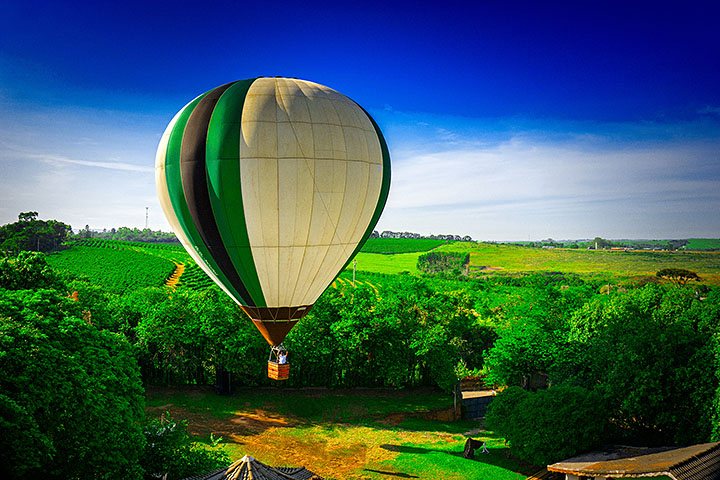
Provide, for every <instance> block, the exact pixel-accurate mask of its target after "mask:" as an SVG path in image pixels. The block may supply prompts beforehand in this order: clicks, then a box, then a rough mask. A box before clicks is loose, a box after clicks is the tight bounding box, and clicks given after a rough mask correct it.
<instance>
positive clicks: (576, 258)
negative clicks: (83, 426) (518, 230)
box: [48, 238, 720, 289]
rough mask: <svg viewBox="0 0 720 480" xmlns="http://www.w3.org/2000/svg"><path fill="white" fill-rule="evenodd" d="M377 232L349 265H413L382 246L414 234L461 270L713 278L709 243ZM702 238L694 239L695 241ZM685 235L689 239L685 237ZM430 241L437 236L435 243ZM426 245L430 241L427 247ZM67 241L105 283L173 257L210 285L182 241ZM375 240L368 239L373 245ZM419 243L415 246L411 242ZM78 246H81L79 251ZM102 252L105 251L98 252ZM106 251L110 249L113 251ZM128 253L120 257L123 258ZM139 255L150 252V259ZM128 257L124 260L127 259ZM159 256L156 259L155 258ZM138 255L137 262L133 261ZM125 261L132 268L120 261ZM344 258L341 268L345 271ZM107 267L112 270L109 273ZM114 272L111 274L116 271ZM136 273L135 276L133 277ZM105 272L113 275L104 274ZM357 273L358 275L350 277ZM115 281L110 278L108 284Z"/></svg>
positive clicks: (76, 261) (128, 280)
mask: <svg viewBox="0 0 720 480" xmlns="http://www.w3.org/2000/svg"><path fill="white" fill-rule="evenodd" d="M372 240H380V241H382V242H381V243H378V244H377V245H376V247H378V245H384V246H383V247H382V248H379V247H378V248H376V249H378V250H379V249H385V250H386V253H369V252H365V251H361V252H360V253H358V254H357V256H356V257H355V260H356V262H357V263H356V265H355V268H356V271H357V272H372V273H381V274H390V275H394V274H398V273H400V272H409V273H413V274H417V273H418V269H417V262H418V257H420V256H421V255H423V251H419V250H418V251H414V252H405V253H389V252H390V251H403V250H407V249H408V248H410V247H408V246H407V245H411V244H412V243H413V242H420V243H421V244H424V245H425V247H423V248H428V249H434V251H438V252H453V253H463V254H465V253H467V254H469V255H470V263H469V265H468V272H469V274H471V275H481V276H487V275H507V274H522V273H528V272H563V273H575V274H578V275H583V276H597V275H603V276H609V277H618V278H620V279H628V278H631V277H638V276H652V275H654V274H655V272H657V271H658V270H660V269H662V268H671V267H672V268H685V269H688V270H693V271H695V272H697V273H698V274H699V275H700V278H701V281H702V282H704V283H712V284H720V252H711V251H685V252H682V251H681V252H667V251H644V250H638V251H628V252H625V251H609V250H585V249H570V248H555V249H541V248H528V247H521V246H516V245H500V244H491V243H472V242H451V243H445V242H442V241H436V240H432V241H431V242H435V243H429V242H424V240H423V239H395V238H388V239H372ZM694 240H697V241H698V242H699V243H697V245H699V247H697V248H700V247H703V248H710V247H712V246H713V245H715V243H713V242H720V240H713V239H705V240H703V239H694ZM701 240H702V241H701ZM691 241H693V240H691ZM437 242H440V244H439V245H438V243H437ZM432 245H435V246H434V247H432ZM70 246H71V248H69V249H68V250H65V251H61V252H58V253H55V254H52V255H50V256H49V257H48V258H49V260H48V261H49V262H50V264H51V265H53V266H56V267H58V268H60V269H64V270H67V271H71V272H73V273H79V274H82V275H86V276H88V277H90V278H93V276H94V275H97V278H98V279H100V280H102V281H103V283H104V284H107V285H109V286H110V287H109V288H121V289H122V288H125V286H127V285H130V284H132V282H134V281H136V280H137V281H138V282H140V283H139V284H140V285H142V286H145V285H157V284H162V283H163V281H164V279H163V281H160V282H159V283H158V281H157V278H156V277H157V276H160V275H161V274H162V273H158V272H169V273H167V275H166V276H165V278H167V276H169V275H170V274H171V273H172V271H173V269H174V265H173V269H171V268H170V266H169V264H172V262H178V263H183V264H185V271H184V273H183V274H182V276H181V277H180V280H179V285H183V286H187V287H190V288H193V289H203V288H207V287H209V286H212V285H214V284H213V282H212V280H210V278H209V277H208V276H207V275H205V273H204V272H203V271H202V270H201V269H200V267H198V266H197V265H196V264H195V262H194V261H193V260H192V259H191V258H190V256H189V255H188V254H187V253H186V252H185V250H184V249H183V248H182V247H179V246H177V245H166V244H151V243H140V242H122V241H115V240H95V239H93V240H80V241H74V242H71V243H70ZM373 248H375V247H373ZM418 248H419V247H418ZM80 252H84V253H80ZM101 252H106V253H101ZM113 252H114V253H113ZM126 256H128V258H125V257H126ZM147 257H151V258H155V260H150V259H148V258H147ZM130 258H132V260H131V259H130ZM158 261H159V262H158ZM137 262H141V263H137ZM145 263H147V264H148V265H157V266H156V267H152V266H151V267H150V268H151V270H152V271H151V273H150V275H149V276H146V275H144V274H142V275H141V274H139V273H138V274H137V275H135V276H134V275H133V272H132V270H136V271H137V265H140V264H145ZM128 265H130V266H131V267H132V268H130V267H128ZM352 270H353V264H352V262H351V263H350V264H349V265H348V267H347V268H346V269H345V271H344V273H343V274H342V276H343V277H344V278H352V277H351V275H352ZM110 272H116V273H117V275H116V274H115V273H110ZM118 276H119V278H116V277H118ZM136 276H137V278H136V279H135V277H136ZM111 278H113V280H111ZM358 279H360V277H358ZM116 283H117V284H118V285H115V284H116Z"/></svg>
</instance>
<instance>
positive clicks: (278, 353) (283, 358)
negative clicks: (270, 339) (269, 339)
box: [268, 343, 288, 363]
mask: <svg viewBox="0 0 720 480" xmlns="http://www.w3.org/2000/svg"><path fill="white" fill-rule="evenodd" d="M287 354H288V350H287V348H285V345H283V344H282V343H281V344H280V345H271V346H270V357H268V361H269V362H275V363H287Z"/></svg>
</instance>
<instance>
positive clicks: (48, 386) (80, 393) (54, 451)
mask: <svg viewBox="0 0 720 480" xmlns="http://www.w3.org/2000/svg"><path fill="white" fill-rule="evenodd" d="M24 258H25V259H26V260H29V263H37V257H24ZM21 263H23V262H22V259H21V260H20V261H16V262H15V265H16V266H17V265H19V264H21ZM33 268H34V266H33ZM54 280H55V279H54V278H48V279H46V281H45V283H46V284H50V283H52V282H53V281H54ZM2 287H3V288H2V289H0V444H1V445H0V471H2V473H3V475H2V477H3V478H21V477H22V478H39V477H43V478H107V479H116V478H118V479H122V478H138V477H139V476H140V475H141V472H142V469H141V467H140V466H139V452H140V451H142V447H143V438H142V432H141V429H140V422H141V420H142V417H143V412H142V405H143V399H142V387H141V383H140V375H139V370H138V368H137V363H136V362H135V359H134V357H133V355H132V352H131V347H130V345H129V344H128V342H127V341H126V340H125V338H123V337H122V336H121V335H118V334H116V333H112V332H109V331H105V330H100V329H98V328H96V327H95V326H94V325H92V324H91V322H90V321H89V312H88V311H87V310H85V307H86V305H84V304H82V303H81V302H76V301H74V300H72V299H71V298H68V297H67V296H66V295H65V293H64V292H62V291H60V290H54V289H43V288H40V289H28V288H24V289H8V288H7V287H8V285H7V284H3V285H2ZM23 287H26V286H24V285H21V286H20V288H23ZM11 288H12V287H11Z"/></svg>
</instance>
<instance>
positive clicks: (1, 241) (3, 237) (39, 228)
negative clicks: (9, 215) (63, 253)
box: [0, 212, 71, 254]
mask: <svg viewBox="0 0 720 480" xmlns="http://www.w3.org/2000/svg"><path fill="white" fill-rule="evenodd" d="M37 215H38V213H37V212H22V213H20V214H19V215H18V221H17V222H15V223H9V224H7V225H3V226H2V227H0V248H1V249H2V250H3V251H6V252H10V253H11V254H16V253H17V252H18V251H20V250H36V251H39V252H49V251H52V250H54V249H56V248H57V247H59V246H60V244H61V243H62V242H63V241H65V239H66V238H67V236H68V235H69V233H70V232H71V228H70V225H66V224H64V223H62V222H58V221H57V220H48V221H43V220H38V219H37Z"/></svg>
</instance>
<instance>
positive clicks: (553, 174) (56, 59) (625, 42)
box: [0, 2, 720, 240]
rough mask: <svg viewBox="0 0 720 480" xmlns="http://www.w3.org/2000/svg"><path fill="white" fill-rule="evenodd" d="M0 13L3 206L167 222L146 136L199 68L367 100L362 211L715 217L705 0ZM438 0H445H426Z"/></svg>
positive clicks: (445, 217) (72, 7)
mask: <svg viewBox="0 0 720 480" xmlns="http://www.w3.org/2000/svg"><path fill="white" fill-rule="evenodd" d="M13 3H14V4H11V5H6V6H4V7H2V15H0V224H4V223H8V222H12V221H15V220H16V219H17V214H18V213H19V212H20V211H28V210H35V211H38V212H39V213H40V217H41V218H44V219H48V218H55V219H58V220H61V221H65V222H66V223H69V224H71V225H72V226H73V227H74V228H75V229H76V230H77V229H79V228H82V227H84V226H85V225H86V224H88V225H90V227H91V228H95V229H102V228H111V227H119V226H131V227H143V226H144V225H145V207H146V206H148V207H150V227H151V228H155V229H158V228H159V229H162V230H166V231H167V230H168V228H169V227H168V225H167V222H166V221H165V219H164V218H163V215H162V211H161V209H160V206H159V203H158V201H157V197H156V194H155V186H154V174H153V168H154V156H155V149H156V148H157V143H158V141H159V139H160V136H161V134H162V132H163V130H164V129H165V127H166V125H167V123H168V122H169V121H170V119H171V118H172V116H173V115H174V114H175V113H176V112H177V111H178V110H179V109H180V108H182V106H184V105H185V103H187V102H188V101H189V100H191V99H192V98H194V97H195V96H197V95H198V94H200V93H203V92H205V91H207V90H209V89H211V88H213V87H215V86H218V85H220V84H223V83H227V82H229V81H233V80H237V79H242V78H250V77H255V76H261V75H267V76H273V75H282V76H291V77H298V78H302V79H306V80H310V81H314V82H317V83H321V84H323V85H327V86H329V87H331V88H334V89H335V90H338V91H339V92H341V93H343V94H345V95H347V96H349V97H350V98H352V99H353V100H355V101H356V102H358V103H359V104H360V105H362V106H363V107H364V108H365V109H366V110H368V111H369V112H370V113H371V114H372V115H373V116H374V117H375V119H376V120H377V122H378V124H379V126H380V128H381V129H382V130H383V132H384V134H385V137H386V139H387V142H388V145H389V148H390V155H391V158H392V162H393V178H392V184H391V190H390V197H389V200H388V205H387V207H386V209H385V213H384V214H383V216H382V218H381V220H380V223H379V224H378V229H379V230H395V231H412V232H418V233H422V234H431V233H436V234H438V233H453V234H459V235H471V236H472V237H473V238H475V239H480V240H539V239H543V238H548V237H552V238H554V239H568V238H592V237H595V236H602V237H606V238H687V237H720V213H719V210H720V88H719V87H718V85H720V29H718V28H717V26H716V19H717V18H719V15H718V14H720V4H718V3H717V2H684V3H680V2H673V3H664V2H633V4H632V5H631V6H628V5H626V4H623V3H619V2H618V3H614V2H595V3H590V2H567V3H562V2H558V3H550V2H533V3H530V2H528V3H521V2H494V3H489V2H444V3H442V4H436V6H435V9H432V8H429V9H421V8H418V6H417V5H419V4H416V6H415V7H412V8H408V7H407V5H405V4H400V3H392V2H383V3H372V2H364V3H354V4H353V6H352V7H345V6H343V5H342V4H341V3H340V2H333V3H330V2H327V3H322V2H320V3H313V4H312V5H311V6H310V7H308V6H299V5H298V4H296V3H283V2H273V3H272V4H269V3H265V4H263V3H261V2H256V4H253V5H250V4H248V5H246V4H245V3H241V2H203V3H182V2H173V3H152V4H150V3H148V4H145V3H133V2H124V3H122V5H120V4H108V5H102V4H98V3H101V2H87V3H83V2H73V3H70V2H23V3H22V4H20V2H13ZM440 5H442V8H439V6H440Z"/></svg>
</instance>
